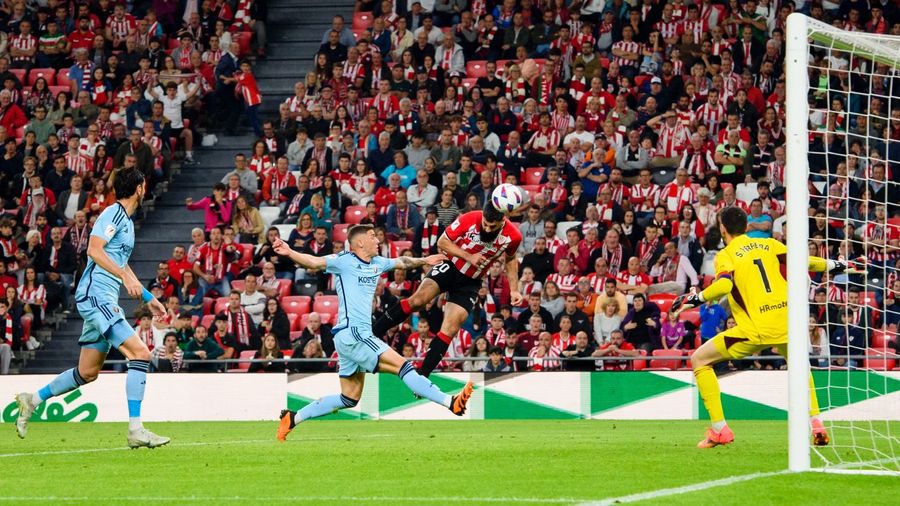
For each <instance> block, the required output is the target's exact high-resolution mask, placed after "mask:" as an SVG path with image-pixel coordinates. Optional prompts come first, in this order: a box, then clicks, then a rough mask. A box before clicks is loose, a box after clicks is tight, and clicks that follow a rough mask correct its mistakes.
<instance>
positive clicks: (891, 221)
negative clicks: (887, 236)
mask: <svg viewBox="0 0 900 506" xmlns="http://www.w3.org/2000/svg"><path fill="white" fill-rule="evenodd" d="M887 222H888V225H889V226H891V227H897V228H900V216H897V217H894V218H888V219H887Z"/></svg>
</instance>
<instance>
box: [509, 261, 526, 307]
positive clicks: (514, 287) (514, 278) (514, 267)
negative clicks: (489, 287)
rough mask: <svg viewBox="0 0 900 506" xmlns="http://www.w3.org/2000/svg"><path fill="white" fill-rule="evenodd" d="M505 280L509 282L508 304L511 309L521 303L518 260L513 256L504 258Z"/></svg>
mask: <svg viewBox="0 0 900 506" xmlns="http://www.w3.org/2000/svg"><path fill="white" fill-rule="evenodd" d="M506 280H507V281H509V302H510V304H512V305H513V307H515V306H518V305H519V304H521V303H522V293H521V292H519V260H518V259H517V258H516V256H515V255H507V256H506Z"/></svg>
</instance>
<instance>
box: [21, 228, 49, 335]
mask: <svg viewBox="0 0 900 506" xmlns="http://www.w3.org/2000/svg"><path fill="white" fill-rule="evenodd" d="M31 232H34V233H35V234H36V233H37V231H35V230H32V231H31ZM31 232H29V235H30V236H31V237H35V236H34V235H32V234H31ZM38 256H39V255H38ZM16 294H17V295H18V298H19V300H20V301H21V302H22V309H23V311H24V312H25V314H30V315H31V317H32V321H33V322H34V323H33V324H32V328H35V329H39V328H41V325H42V324H43V321H44V310H45V309H46V308H47V289H46V288H45V287H44V285H42V284H41V283H40V282H39V281H38V276H37V270H36V269H35V268H34V267H33V266H31V265H29V266H28V267H25V275H24V278H23V281H22V284H21V285H19V287H18V288H17V289H16Z"/></svg>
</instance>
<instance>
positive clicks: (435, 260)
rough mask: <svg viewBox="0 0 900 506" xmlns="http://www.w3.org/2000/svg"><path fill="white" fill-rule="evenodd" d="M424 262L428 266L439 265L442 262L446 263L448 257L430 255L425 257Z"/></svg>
mask: <svg viewBox="0 0 900 506" xmlns="http://www.w3.org/2000/svg"><path fill="white" fill-rule="evenodd" d="M423 260H425V263H426V264H428V265H437V264H439V263H441V262H444V261H446V260H447V255H443V254H437V255H428V256H427V257H425V258H424V259H423Z"/></svg>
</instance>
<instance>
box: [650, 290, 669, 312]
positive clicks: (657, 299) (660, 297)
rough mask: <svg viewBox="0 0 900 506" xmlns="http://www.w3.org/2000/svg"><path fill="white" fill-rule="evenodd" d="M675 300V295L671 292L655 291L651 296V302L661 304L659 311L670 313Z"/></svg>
mask: <svg viewBox="0 0 900 506" xmlns="http://www.w3.org/2000/svg"><path fill="white" fill-rule="evenodd" d="M674 301H675V295H672V294H671V293H655V294H653V295H651V296H650V302H653V303H655V304H656V305H657V306H659V312H661V313H668V312H669V308H671V307H672V302H674Z"/></svg>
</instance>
